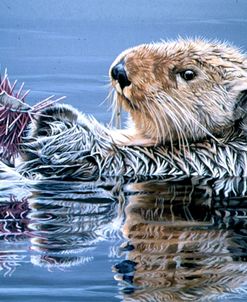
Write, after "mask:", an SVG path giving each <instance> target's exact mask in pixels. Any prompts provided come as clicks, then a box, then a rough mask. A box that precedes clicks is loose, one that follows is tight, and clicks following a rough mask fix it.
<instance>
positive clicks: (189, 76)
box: [180, 69, 196, 81]
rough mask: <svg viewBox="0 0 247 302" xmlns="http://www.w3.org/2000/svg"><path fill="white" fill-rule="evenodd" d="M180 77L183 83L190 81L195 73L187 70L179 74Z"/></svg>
mask: <svg viewBox="0 0 247 302" xmlns="http://www.w3.org/2000/svg"><path fill="white" fill-rule="evenodd" d="M180 75H181V77H182V78H183V79H184V80H185V81H191V80H193V79H194V77H195V76H196V73H195V72H194V71H193V70H191V69H187V70H184V71H182V72H180Z"/></svg>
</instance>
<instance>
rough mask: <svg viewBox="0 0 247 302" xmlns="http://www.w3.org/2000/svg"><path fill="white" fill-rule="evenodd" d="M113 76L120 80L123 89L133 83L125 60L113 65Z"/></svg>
mask: <svg viewBox="0 0 247 302" xmlns="http://www.w3.org/2000/svg"><path fill="white" fill-rule="evenodd" d="M111 76H112V78H113V79H114V80H116V81H118V83H119V85H120V87H121V88H122V89H124V87H126V86H129V85H130V84H131V82H130V80H129V79H128V77H127V74H126V71H125V68H124V63H123V62H120V63H118V64H117V65H115V66H113V67H112V70H111Z"/></svg>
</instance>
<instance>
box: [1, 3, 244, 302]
mask: <svg viewBox="0 0 247 302" xmlns="http://www.w3.org/2000/svg"><path fill="white" fill-rule="evenodd" d="M246 11H247V2H246V1H245V0H218V1H214V0H201V1H197V0H190V1H183V0H176V1H174V0H166V1H162V0H159V1H157V0H154V1H147V0H140V1H137V0H135V1H129V2H126V1H124V0H121V1H120V0H114V1H113V0H108V1H107V0H102V1H100V0H98V1H97V0H84V1H79V0H73V1H69V0H66V1H65V0H62V1H56V0H53V1H50V0H42V1H41V0H35V1H33V0H25V1H21V0H12V1H7V0H1V2H0V64H1V70H2V71H3V70H4V68H6V67H7V68H8V72H9V75H10V79H12V80H14V79H18V80H19V82H20V83H21V82H22V81H24V82H25V83H26V88H27V89H31V93H30V95H29V97H28V102H29V103H30V104H34V103H36V102H38V101H39V100H40V99H42V98H45V97H47V96H49V95H51V94H55V95H57V96H62V95H66V96H67V99H66V101H65V102H66V103H69V104H72V105H73V106H75V107H76V108H78V109H80V110H81V111H83V112H85V113H88V114H92V115H94V116H95V117H96V118H97V119H98V120H100V121H101V122H103V123H105V122H108V121H109V120H110V116H111V113H110V112H109V111H107V108H108V106H107V102H106V103H103V104H102V102H103V101H104V100H105V99H106V97H107V94H108V92H109V87H108V84H109V81H108V68H109V66H110V64H111V62H112V61H113V60H114V58H115V57H116V56H117V55H118V54H119V53H120V52H121V51H122V50H124V49H126V48H128V47H131V46H134V45H137V44H140V43H146V42H151V41H159V40H160V39H172V38H176V37H178V36H179V35H181V36H189V37H190V36H192V37H194V36H200V37H205V38H208V39H215V38H216V39H219V40H228V41H230V42H232V43H233V44H235V45H237V46H239V47H241V48H242V49H243V50H245V51H247V39H246V32H247V19H246ZM119 181H120V183H118V186H116V183H117V182H119ZM134 181H135V180H132V182H131V181H130V183H133V182H134ZM105 182H108V184H107V186H105ZM244 183H245V180H242V182H240V184H238V191H237V195H236V196H237V197H236V196H234V197H232V199H230V201H229V204H227V206H226V205H225V204H223V205H222V206H220V205H219V203H220V202H223V201H225V199H226V197H225V196H224V194H223V195H221V196H220V198H221V199H220V200H221V201H219V200H218V199H217V198H216V199H215V198H213V199H211V200H210V199H207V198H206V197H205V190H206V192H209V191H213V192H214V184H213V183H209V184H207V186H204V187H203V189H201V187H200V186H199V187H198V190H196V192H197V195H195V196H194V199H193V202H198V207H197V208H196V209H197V213H205V204H206V205H207V206H208V207H207V209H209V210H207V211H208V216H207V217H204V216H203V215H202V216H200V215H198V216H197V213H194V212H193V209H191V208H190V209H189V210H188V205H187V204H185V205H184V204H183V206H181V207H180V208H179V209H180V210H177V212H176V213H175V214H176V215H173V214H174V213H173V211H172V207H171V208H170V207H169V208H167V204H169V205H170V204H172V202H174V199H173V198H172V196H170V195H169V194H170V193H169V194H168V192H170V191H169V190H173V191H174V190H175V191H174V192H178V193H179V192H180V191H182V193H181V192H180V193H181V194H182V196H185V199H186V198H189V197H188V196H190V195H188V192H191V191H190V190H192V189H193V188H192V189H191V186H190V185H188V192H187V193H186V192H184V191H183V188H185V187H186V186H185V184H184V183H183V184H182V185H181V186H180V185H176V186H175V188H174V185H171V184H170V183H166V182H165V183H163V184H162V190H163V191H162V192H163V193H162V194H163V196H166V197H165V199H163V200H160V199H159V198H158V197H157V196H156V195H157V194H158V193H157V194H156V193H155V192H152V193H149V194H146V195H147V196H146V195H145V194H143V193H141V192H143V190H144V189H146V187H145V186H146V185H145V184H142V185H141V186H140V187H136V186H134V189H133V184H132V185H130V186H127V187H126V185H125V181H123V180H111V181H110V180H104V182H103V184H92V183H91V184H81V183H78V184H76V183H67V184H64V185H60V184H56V183H52V184H47V183H42V184H40V185H39V186H38V187H37V184H30V183H28V184H25V185H24V184H23V183H20V182H19V181H16V182H14V181H13V180H8V176H6V175H4V176H2V178H1V185H0V187H1V196H0V215H1V216H0V301H18V302H19V301H26V302H28V301H42V302H43V301H60V302H61V301H66V302H67V301H68V302H69V301H170V300H172V296H171V293H178V296H176V299H177V300H178V301H184V300H185V297H193V298H194V299H195V301H197V300H198V299H199V298H203V299H204V301H208V300H210V299H214V300H215V299H222V300H223V299H225V300H227V301H240V300H241V301H246V299H247V294H246V293H245V284H246V282H247V274H246V273H245V269H246V233H245V223H246V214H245V213H246V212H245V209H246V203H245V194H242V193H243V189H242V188H243V187H244ZM102 185H103V188H102ZM151 185H152V187H153V188H154V187H155V185H154V184H153V183H152V184H151ZM143 186H144V187H143ZM192 187H193V186H192ZM222 187H223V188H226V189H227V190H228V191H229V183H228V184H225V183H224V184H223V185H222ZM113 188H115V189H113ZM116 188H118V189H117V190H116ZM186 188H187V187H186ZM128 190H130V192H132V191H133V190H134V191H135V192H137V193H138V194H139V195H140V196H141V198H142V199H141V201H140V204H141V205H142V200H146V199H148V203H147V204H148V205H147V206H146V208H145V207H144V210H143V209H142V207H140V206H139V205H138V202H137V201H136V200H135V198H134V197H133V198H131V197H128V194H129V195H131V194H132V193H128V192H129V191H128ZM153 190H154V189H153ZM200 190H201V191H200ZM122 191H124V193H122ZM113 192H115V193H113ZM234 192H235V191H234ZM11 194H12V195H13V196H15V198H16V200H15V199H13V197H12V199H11V198H10V195H11ZM159 194H160V193H159ZM159 194H158V195H159ZM162 194H161V195H162ZM186 194H187V195H186ZM232 194H233V195H234V193H232ZM241 194H242V195H243V196H241ZM123 196H125V197H124V198H123ZM155 196H156V197H155ZM178 196H180V195H179V194H178ZM154 197H155V198H154ZM23 198H24V199H23ZM25 198H27V200H26V199H25ZM205 198H206V199H205ZM123 200H124V202H123ZM171 200H172V202H171ZM236 200H241V201H242V203H241V207H240V208H241V211H242V212H241V213H240V212H239V213H237V214H236V211H235V210H236ZM21 201H22V203H20V202H21ZM135 202H137V204H136V205H135ZM179 202H180V201H179ZM159 203H160V206H161V208H162V209H163V210H162V211H163V212H162V213H163V214H161V213H160V212H159V211H157V212H155V210H154V208H153V206H152V205H153V204H155V205H157V204H159ZM132 204H133V207H134V209H136V211H137V213H136V212H135V211H134V212H133V208H132V206H131V205H132ZM178 204H179V203H178ZM134 205H135V206H134ZM211 206H213V208H212V207H211ZM226 207H227V208H228V211H225V212H224V209H225V208H226ZM175 208H176V206H175ZM207 211H206V213H207ZM180 212H181V213H180ZM191 212H192V213H191ZM184 213H186V215H185V214H184ZM229 213H231V215H232V216H234V215H237V216H234V218H232V219H228V218H229V215H228V214H229ZM234 213H235V214H234ZM150 215H151V216H150ZM227 217H228V218H227ZM143 220H144V221H145V222H144V225H146V226H147V227H148V226H149V224H150V226H149V231H150V232H151V233H152V232H154V231H152V230H153V229H152V228H153V225H159V226H160V229H159V230H156V231H155V232H156V233H155V232H154V234H156V235H157V234H158V236H156V235H154V238H153V239H152V240H153V241H152V240H151V239H150V240H151V241H152V242H153V243H152V242H149V241H148V240H149V239H148V236H145V232H144V235H141V234H142V232H143V230H141V225H137V226H136V230H137V231H136V233H134V234H132V233H131V230H130V228H129V227H128V226H129V225H131V222H132V221H137V222H138V221H143ZM195 220H196V221H197V222H198V224H196V226H193V227H195V228H196V229H197V232H198V233H197V234H196V235H195V237H193V238H194V240H195V241H196V243H193V244H189V242H190V240H192V239H191V238H190V239H189V240H188V242H187V243H186V244H188V247H187V245H186V244H185V243H184V245H185V247H184V248H183V247H180V248H179V242H178V241H176V239H174V242H175V243H174V245H172V244H171V246H170V247H169V248H168V249H166V248H165V245H166V244H167V242H170V241H169V240H170V239H168V238H167V237H165V236H164V238H163V239H162V234H163V235H164V232H165V230H166V228H167V229H168V230H169V232H170V234H173V236H175V237H174V238H176V234H180V236H182V237H181V238H184V237H183V236H187V235H186V234H187V233H186V232H187V231H189V232H191V234H193V232H192V229H191V228H193V227H192V226H191V222H193V223H194V224H195ZM205 220H206V222H207V224H206V225H204V224H203V223H204V222H205ZM181 221H182V222H181ZM176 223H178V224H182V226H181V227H180V229H179V230H178V229H177V228H178V226H177V225H176ZM179 232H180V233H179ZM138 234H140V238H138ZM183 234H184V235H183ZM194 234H195V233H194ZM211 235H212V237H213V236H215V238H216V239H215V240H216V241H214V240H213V239H212V241H210V240H211V239H210V238H211V237H210V236H211ZM157 238H159V239H160V238H161V239H162V240H161V242H159V240H158V239H157ZM179 238H180V237H179ZM220 238H223V239H224V240H222V241H220ZM181 240H182V239H181ZM217 240H218V241H217ZM192 241H193V240H192ZM205 241H206V242H208V243H209V245H207V244H205V245H203V243H205ZM124 242H129V246H132V247H133V250H131V249H130V248H129V250H128V248H127V251H126V250H124V249H122V250H121V248H120V246H121V244H123V243H124ZM212 242H213V243H212ZM215 242H216V244H215ZM219 242H220V243H219ZM139 243H142V247H141V246H140V245H139ZM149 244H150V245H149ZM156 244H157V245H156ZM169 244H170V243H169ZM210 244H212V248H211V250H210V248H209V247H210ZM180 245H181V244H180ZM143 249H144V251H143ZM145 249H146V251H148V252H145ZM148 253H149V254H152V255H153V258H152V257H150V258H148V257H147V255H146V254H148ZM199 258H200V259H202V260H200V261H201V262H200V261H199V260H198V259H199ZM133 259H134V262H136V263H137V266H135V267H134V268H133V265H134V264H133V263H132V262H131V261H133ZM160 259H163V260H160ZM169 259H170V260H169ZM171 259H172V260H171ZM124 260H129V261H130V262H126V263H127V264H126V263H125V262H123V261H124ZM162 261H163V262H162ZM198 261H199V262H200V265H199V266H200V267H199V266H198ZM159 263H166V265H165V264H164V266H162V267H161V268H159V265H158V264H159ZM184 263H186V264H184ZM206 263H209V268H208V267H206ZM222 263H223V264H224V265H223V266H225V269H226V270H225V271H222V268H221V264H222ZM114 265H120V272H119V266H118V269H116V268H112V267H113V266H114ZM196 265H197V266H196ZM210 265H211V266H210ZM197 269H198V270H197ZM126 270H127V271H129V272H126ZM150 274H151V275H150ZM200 274H201V276H208V277H206V281H203V279H202V278H201V277H200ZM177 275H178V276H179V275H181V276H183V278H184V279H183V280H187V281H183V282H182V281H181V280H180V281H178V280H177V279H176V278H175V277H174V278H173V279H172V277H171V276H177ZM133 276H134V277H133ZM218 276H221V277H222V281H221V282H218V281H219V279H220V278H218ZM228 276H234V278H233V279H234V280H235V282H234V281H232V280H228V279H227V277H228ZM223 277H225V279H224V278H223ZM164 280H166V282H164ZM171 280H176V281H173V282H171ZM193 280H194V281H193ZM210 280H213V281H212V283H210ZM217 280H218V281H217ZM220 280H221V279H220ZM223 280H225V281H224V282H225V283H224V282H223ZM217 282H218V283H217ZM223 283H224V284H223ZM181 284H182V285H181ZM180 289H181V290H180ZM226 292H235V293H232V294H230V295H229V296H227V297H225V296H224V294H223V293H226ZM173 298H174V297H173ZM152 299H153V300H152ZM165 299H166V300H165ZM179 299H180V300H179Z"/></svg>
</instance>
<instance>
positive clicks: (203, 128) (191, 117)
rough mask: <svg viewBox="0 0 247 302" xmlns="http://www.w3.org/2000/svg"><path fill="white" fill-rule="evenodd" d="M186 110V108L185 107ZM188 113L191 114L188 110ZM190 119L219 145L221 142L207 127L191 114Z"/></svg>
mask: <svg viewBox="0 0 247 302" xmlns="http://www.w3.org/2000/svg"><path fill="white" fill-rule="evenodd" d="M176 101H178V102H179V103H180V104H181V106H182V105H183V104H182V102H181V101H180V100H179V99H177V98H176ZM184 108H185V107H184ZM187 113H189V110H187ZM188 117H189V118H190V119H191V120H192V122H194V123H195V124H196V125H197V126H198V127H199V128H200V129H201V130H202V131H203V132H204V133H206V134H207V135H208V136H210V137H211V138H213V139H214V140H215V141H217V142H218V143H219V140H218V139H217V138H216V137H215V136H214V135H213V134H212V133H211V132H210V131H209V130H208V129H207V128H206V127H205V126H203V125H202V124H201V123H200V122H199V121H198V120H197V119H196V118H195V117H194V116H193V115H192V114H189V115H188Z"/></svg>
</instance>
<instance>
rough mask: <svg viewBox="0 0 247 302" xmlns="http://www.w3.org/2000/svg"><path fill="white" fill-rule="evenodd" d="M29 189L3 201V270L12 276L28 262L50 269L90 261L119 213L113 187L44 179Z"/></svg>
mask: <svg viewBox="0 0 247 302" xmlns="http://www.w3.org/2000/svg"><path fill="white" fill-rule="evenodd" d="M105 185H107V183H105ZM17 187H18V185H17V184H15V187H13V188H12V189H13V191H17ZM8 189H9V188H8ZM29 190H30V191H29V192H32V195H30V193H29V197H28V198H25V197H24V198H17V197H14V196H11V197H10V198H9V196H6V195H5V196H4V198H3V199H4V200H3V201H2V200H0V242H1V243H0V244H1V245H0V272H1V273H3V275H5V276H7V275H9V276H10V275H12V273H13V272H14V271H15V269H16V268H17V267H19V268H18V269H21V265H22V264H24V263H26V262H31V263H32V264H33V265H37V266H40V267H44V268H47V269H49V270H52V269H66V268H68V267H72V266H76V265H81V264H84V263H85V262H89V261H92V260H93V258H94V253H93V250H94V249H95V247H96V246H97V244H98V243H99V242H100V241H102V240H105V234H104V232H105V231H106V230H107V226H108V225H109V224H110V223H111V222H112V220H113V219H114V215H115V211H114V209H115V205H116V203H115V202H114V198H113V196H112V194H111V193H110V192H109V190H108V189H107V188H101V187H100V184H99V183H98V184H96V183H76V182H73V183H70V182H40V183H38V184H35V185H32V186H31V185H30V186H29ZM28 250H29V251H30V253H27V251H28Z"/></svg>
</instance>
